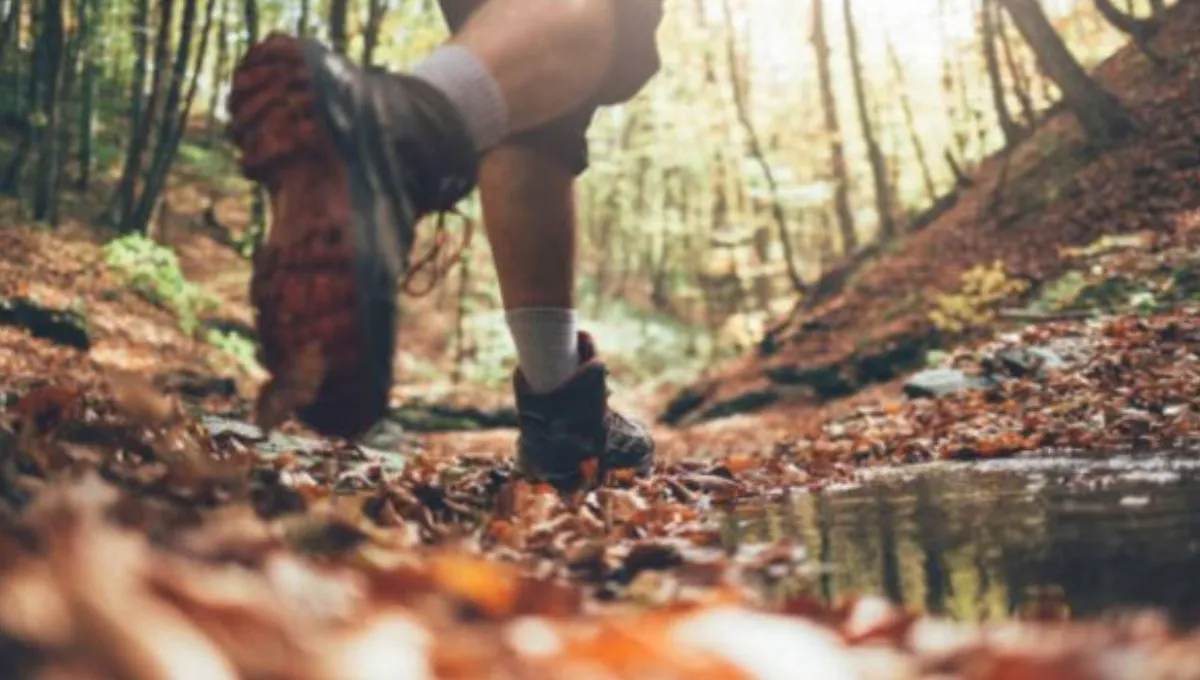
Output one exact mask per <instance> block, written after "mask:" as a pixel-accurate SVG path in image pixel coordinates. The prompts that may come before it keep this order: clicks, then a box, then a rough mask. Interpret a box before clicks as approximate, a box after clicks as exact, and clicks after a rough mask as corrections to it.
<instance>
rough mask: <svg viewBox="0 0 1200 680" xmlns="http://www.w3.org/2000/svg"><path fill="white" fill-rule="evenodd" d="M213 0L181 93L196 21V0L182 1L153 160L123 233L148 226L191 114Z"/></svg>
mask: <svg viewBox="0 0 1200 680" xmlns="http://www.w3.org/2000/svg"><path fill="white" fill-rule="evenodd" d="M215 6H216V0H208V2H207V3H206V4H205V8H204V25H203V27H201V29H200V45H199V47H198V48H197V50H196V65H195V67H194V69H193V70H192V78H191V83H190V84H189V85H188V89H187V93H186V95H185V94H184V91H183V87H184V83H185V82H187V72H188V61H189V59H190V52H191V43H192V30H193V29H192V26H193V24H194V23H195V18H196V0H184V6H183V22H182V24H181V30H180V37H179V49H178V53H177V54H176V56H175V68H174V70H173V72H172V75H171V87H170V89H169V90H168V92H167V100H166V103H165V104H164V106H163V119H162V123H161V125H160V126H159V134H158V142H157V144H156V145H155V152H154V158H153V159H152V161H151V163H150V167H149V168H148V169H147V171H146V179H145V183H144V186H145V188H144V189H143V191H142V197H141V200H140V201H139V203H138V208H137V210H136V211H134V214H133V218H132V220H133V221H132V222H131V223H130V224H129V225H127V229H126V230H127V231H135V230H136V231H142V232H144V231H145V230H146V227H147V225H148V224H149V223H150V215H151V214H152V213H153V211H154V206H155V204H156V203H157V202H158V197H159V195H160V194H161V193H162V190H163V187H164V186H165V185H166V181H167V172H168V171H169V170H170V168H171V162H172V161H173V160H174V159H175V153H176V151H177V150H178V149H179V142H180V140H181V139H182V138H183V133H184V131H185V130H186V129H187V121H188V117H189V116H190V115H191V109H192V102H193V101H194V99H195V97H196V89H197V83H198V82H199V80H200V71H201V70H202V69H203V67H204V53H205V52H206V51H207V49H208V36H209V34H210V33H211V30H212V20H213V13H214V12H213V10H214V7H215Z"/></svg>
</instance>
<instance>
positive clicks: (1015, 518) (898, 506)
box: [739, 457, 1200, 625]
mask: <svg viewBox="0 0 1200 680" xmlns="http://www.w3.org/2000/svg"><path fill="white" fill-rule="evenodd" d="M739 516H740V518H741V532H740V534H741V538H740V540H741V541H745V542H758V541H774V540H778V539H780V538H782V537H787V536H791V537H796V538H799V539H800V540H802V541H803V542H804V544H805V545H806V546H808V548H809V550H810V553H811V554H812V555H813V558H814V559H815V560H817V561H819V562H820V564H822V565H824V568H823V569H821V570H820V571H819V572H818V574H817V575H816V576H815V577H814V578H813V579H811V581H806V582H805V583H804V584H802V585H801V586H795V585H793V586H792V587H793V588H795V587H802V588H804V589H805V590H807V591H810V592H813V593H815V594H819V595H820V596H822V597H823V598H825V599H827V600H830V601H832V600H836V599H837V598H839V597H840V596H843V595H847V594H851V593H875V594H881V595H885V596H887V597H889V598H890V599H892V600H893V601H896V602H902V603H904V604H905V605H906V606H908V607H910V608H912V609H915V610H920V611H926V612H931V613H937V614H944V615H948V616H952V617H955V618H958V619H963V620H979V621H985V620H995V619H1003V618H1010V617H1012V616H1013V615H1014V614H1016V613H1018V612H1021V611H1024V610H1028V609H1029V608H1031V607H1038V608H1042V609H1046V608H1049V610H1050V611H1052V612H1057V613H1059V614H1063V613H1066V612H1069V613H1070V615H1071V616H1073V617H1075V618H1083V617H1091V616H1096V615H1099V614H1101V613H1103V612H1105V611H1109V610H1112V609H1114V608H1115V609H1120V608H1126V607H1141V606H1152V607H1161V608H1165V609H1168V610H1169V611H1171V612H1172V614H1173V615H1174V616H1175V618H1176V620H1177V622H1179V623H1180V624H1184V625H1196V624H1200V578H1198V575H1200V461H1194V460H1188V459H1185V458H1181V457H1136V458H1135V457H1118V458H1114V459H1110V460H1107V461H1103V462H1092V461H1086V460H1074V459H1064V458H1058V459H1038V460H1022V461H994V462H988V463H979V464H957V465H945V466H927V467H925V468H924V469H917V468H910V469H907V470H904V471H901V472H894V473H887V474H880V475H878V476H876V477H875V478H874V479H872V480H870V481H869V483H866V484H864V485H862V486H858V487H854V488H847V489H842V490H832V491H826V492H824V493H821V494H815V495H814V494H801V495H798V496H796V497H794V498H791V499H789V500H788V501H787V502H786V503H782V504H779V505H776V506H772V507H760V508H757V509H752V510H747V511H745V512H744V514H740V515H739Z"/></svg>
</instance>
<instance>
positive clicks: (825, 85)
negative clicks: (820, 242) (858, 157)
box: [812, 0, 858, 255]
mask: <svg viewBox="0 0 1200 680" xmlns="http://www.w3.org/2000/svg"><path fill="white" fill-rule="evenodd" d="M824 6H825V0H813V13H812V46H813V52H814V53H815V54H816V57H817V79H818V80H819V81H820V88H821V110H822V112H823V113H824V117H825V134H826V135H828V136H829V172H830V174H831V175H832V176H833V182H834V192H833V210H834V214H835V215H836V217H837V225H838V233H839V234H841V237H842V252H843V253H845V254H847V255H849V254H851V253H853V252H854V251H856V250H858V233H857V232H856V231H855V228H854V213H853V212H851V210H850V177H849V173H848V172H847V170H846V147H845V145H844V144H843V143H842V126H841V123H840V122H839V121H838V114H837V100H836V99H835V97H834V94H833V74H832V73H831V69H830V67H829V36H828V33H827V32H826V28H825V7H824Z"/></svg>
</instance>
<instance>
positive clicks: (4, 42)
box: [0, 0, 21, 64]
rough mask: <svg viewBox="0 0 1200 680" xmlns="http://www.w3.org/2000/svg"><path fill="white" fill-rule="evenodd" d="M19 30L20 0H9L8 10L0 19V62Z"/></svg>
mask: <svg viewBox="0 0 1200 680" xmlns="http://www.w3.org/2000/svg"><path fill="white" fill-rule="evenodd" d="M20 32H21V0H9V3H8V12H6V13H5V15H4V19H3V21H0V64H2V63H4V54H5V52H6V51H7V50H8V46H9V44H10V43H13V42H16V40H17V36H18V35H19V34H20Z"/></svg>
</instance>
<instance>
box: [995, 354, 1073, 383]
mask: <svg viewBox="0 0 1200 680" xmlns="http://www.w3.org/2000/svg"><path fill="white" fill-rule="evenodd" d="M994 363H997V364H999V366H998V367H993V369H994V368H1000V369H1002V370H1003V372H1004V373H1005V374H1006V375H1010V376H1012V377H1014V378H1024V377H1026V376H1030V375H1032V376H1036V377H1037V378H1044V377H1045V376H1046V372H1047V371H1052V370H1057V369H1060V368H1065V367H1066V365H1067V362H1066V361H1064V360H1063V358H1062V357H1061V356H1059V355H1058V354H1057V353H1055V352H1054V351H1053V350H1051V349H1048V348H1046V347H1009V348H1007V349H1002V350H1000V351H999V352H997V353H996V355H995V357H994ZM989 372H992V371H989Z"/></svg>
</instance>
